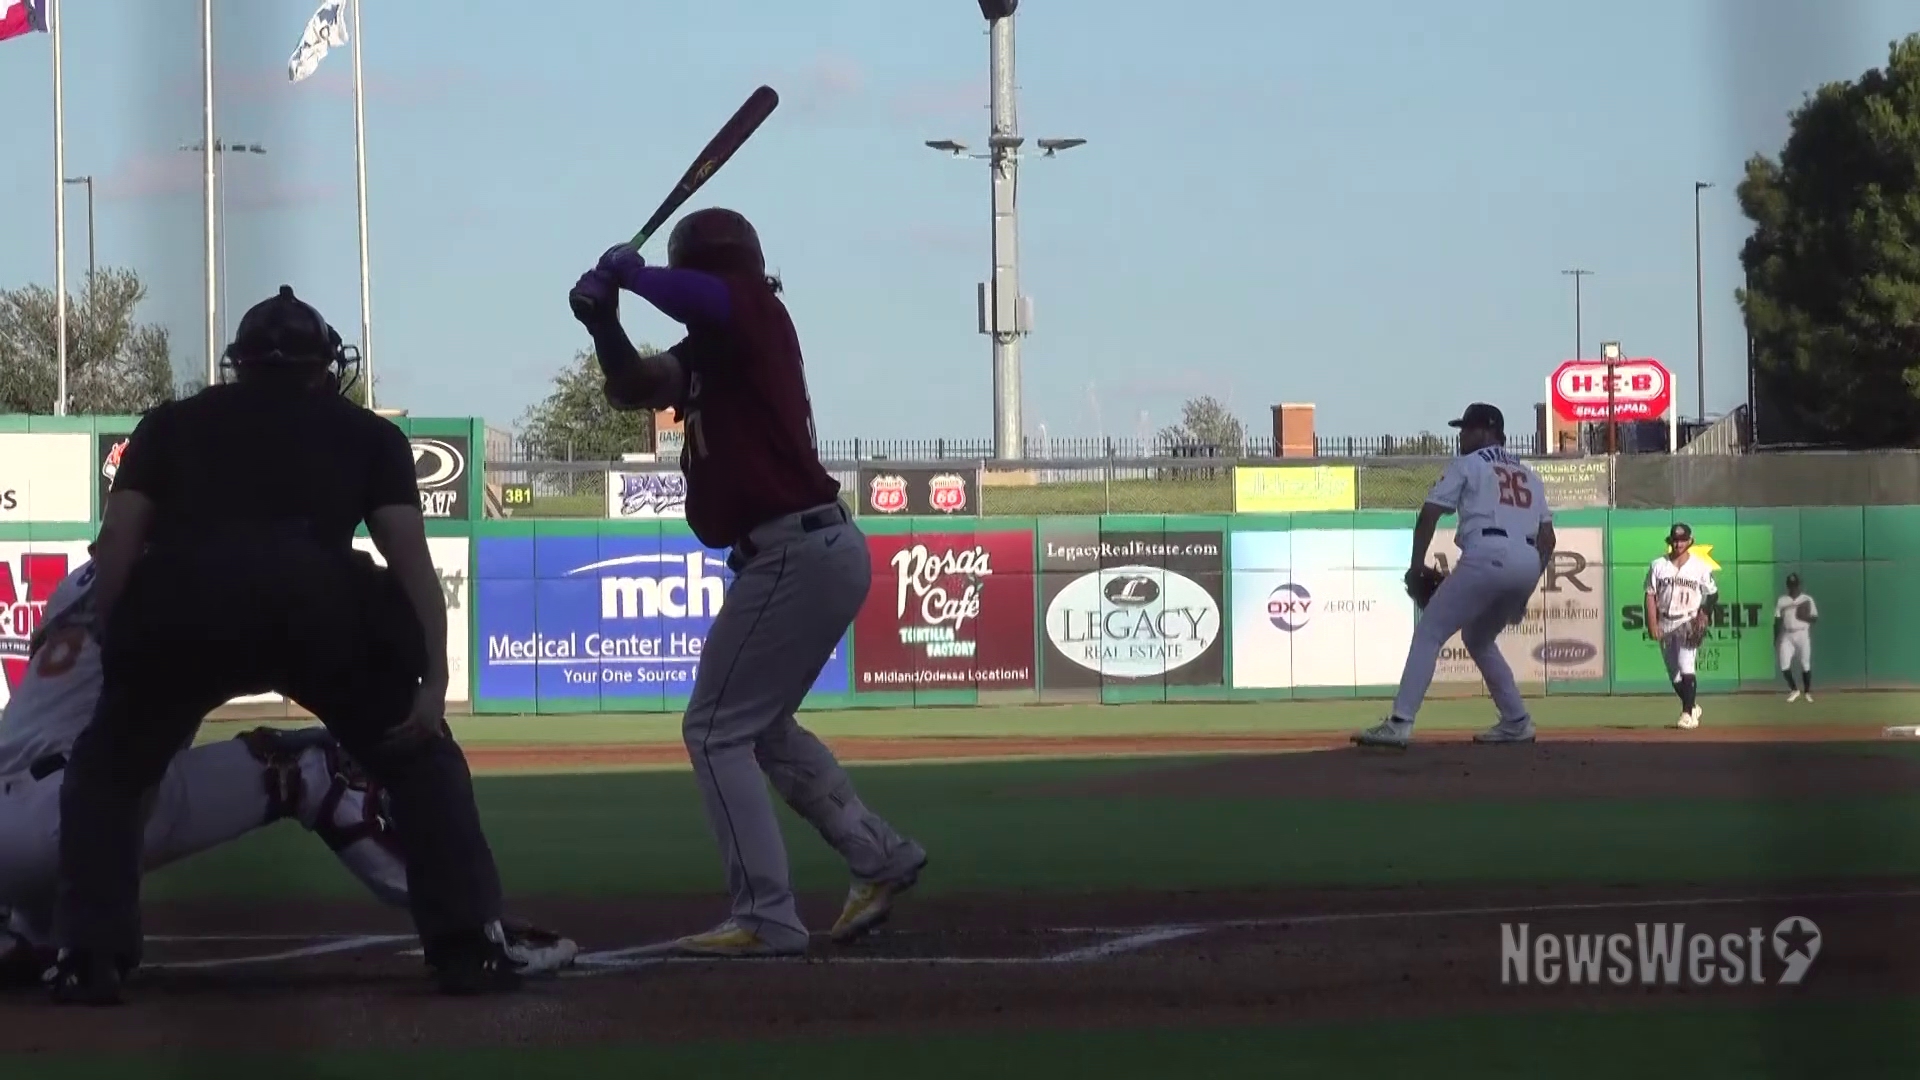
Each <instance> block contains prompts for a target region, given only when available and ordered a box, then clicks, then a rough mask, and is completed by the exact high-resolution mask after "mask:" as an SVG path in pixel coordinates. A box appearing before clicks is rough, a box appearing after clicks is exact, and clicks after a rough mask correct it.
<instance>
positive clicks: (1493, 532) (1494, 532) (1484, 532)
mask: <svg viewBox="0 0 1920 1080" xmlns="http://www.w3.org/2000/svg"><path fill="white" fill-rule="evenodd" d="M1480 535H1481V536H1499V537H1505V536H1506V535H1507V530H1505V529H1498V528H1495V529H1481V530H1480ZM1527 546H1528V547H1532V546H1533V537H1531V536H1529V537H1527Z"/></svg>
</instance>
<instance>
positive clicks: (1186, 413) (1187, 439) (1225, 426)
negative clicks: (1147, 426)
mask: <svg viewBox="0 0 1920 1080" xmlns="http://www.w3.org/2000/svg"><path fill="white" fill-rule="evenodd" d="M1160 441H1161V442H1162V443H1163V444H1167V445H1170V446H1174V447H1182V446H1185V447H1198V446H1207V447H1214V448H1216V449H1217V450H1218V451H1219V452H1220V453H1221V454H1226V455H1237V454H1239V453H1240V452H1241V451H1242V450H1243V449H1244V448H1245V447H1246V445H1247V429H1246V427H1245V426H1244V425H1242V424H1241V423H1240V421H1239V420H1238V419H1237V418H1236V417H1235V416H1234V415H1233V414H1232V413H1231V412H1228V411H1227V407H1226V406H1225V405H1223V404H1221V403H1220V400H1219V399H1218V398H1215V397H1213V396H1211V395H1202V396H1201V397H1197V398H1189V399H1188V400H1187V403H1186V404H1184V405H1182V406H1180V422H1179V423H1177V424H1175V425H1173V426H1172V427H1167V428H1162V429H1160Z"/></svg>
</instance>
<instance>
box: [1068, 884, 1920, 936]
mask: <svg viewBox="0 0 1920 1080" xmlns="http://www.w3.org/2000/svg"><path fill="white" fill-rule="evenodd" d="M1912 899H1920V889H1895V890H1890V891H1885V892H1829V893H1798V894H1793V893H1784V894H1773V895H1768V896H1676V897H1669V898H1665V899H1659V900H1586V901H1574V902H1561V903H1545V904H1502V905H1489V906H1485V907H1452V908H1411V909H1406V910H1401V911H1333V912H1322V913H1319V914H1307V915H1280V916H1273V917H1267V918H1249V919H1200V920H1192V921H1184V922H1168V923H1149V924H1147V925H1144V926H1127V927H1118V926H1103V927H1061V928H1059V929H1056V930H1053V931H1051V932H1052V933H1056V934H1146V933H1154V932H1157V931H1162V930H1176V929H1194V930H1198V931H1202V932H1205V931H1213V930H1263V929H1273V928H1277V927H1283V926H1320V925H1326V924H1329V923H1349V922H1375V921H1379V920H1382V919H1456V918H1476V917H1484V916H1489V915H1553V914H1557V913H1566V912H1580V911H1641V910H1649V909H1657V908H1675V907H1752V906H1756V905H1759V904H1815V903H1835V902H1842V901H1853V900H1912Z"/></svg>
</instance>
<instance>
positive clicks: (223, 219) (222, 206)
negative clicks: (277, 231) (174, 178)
mask: <svg viewBox="0 0 1920 1080" xmlns="http://www.w3.org/2000/svg"><path fill="white" fill-rule="evenodd" d="M180 149H181V150H182V151H185V152H187V153H192V154H205V153H206V143H205V142H197V143H188V144H187V145H185V146H182V147H180ZM213 152H214V154H265V153H266V152H267V148H266V147H264V146H262V145H260V144H259V143H230V142H227V141H226V140H225V139H215V140H214V141H213ZM214 184H215V191H216V192H217V202H218V205H219V212H220V214H219V217H220V221H219V227H218V229H217V230H215V231H214V233H210V234H209V235H217V236H218V237H219V242H218V244H217V246H216V248H215V251H216V253H217V257H218V258H217V266H216V268H215V271H214V273H213V275H212V278H211V280H212V281H213V283H214V285H215V287H216V288H217V290H218V296H219V298H220V302H219V304H218V305H217V306H218V308H219V328H220V333H219V343H220V347H221V348H225V346H226V341H227V171H226V170H225V169H221V170H219V171H218V172H217V173H216V174H215V176H214ZM210 363H211V361H210ZM218 381H219V369H218V367H210V368H209V369H208V374H207V385H209V386H211V385H213V384H214V383H216V382H218Z"/></svg>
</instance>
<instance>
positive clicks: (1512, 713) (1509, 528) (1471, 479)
mask: <svg viewBox="0 0 1920 1080" xmlns="http://www.w3.org/2000/svg"><path fill="white" fill-rule="evenodd" d="M1450 425H1451V426H1452V427H1456V428H1459V429H1460V454H1459V456H1458V457H1455V458H1454V459H1453V460H1452V461H1450V462H1448V463H1447V470H1446V472H1444V473H1442V474H1441V476H1440V479H1439V480H1438V481H1437V482H1436V483H1435V484H1434V485H1433V489H1432V490H1431V491H1429V492H1428V493H1427V498H1426V501H1425V503H1424V504H1422V506H1421V507H1420V516H1419V518H1418V519H1417V520H1415V522H1414V526H1413V559H1412V569H1411V570H1410V571H1409V574H1413V573H1417V572H1418V571H1419V570H1420V569H1421V568H1422V567H1424V566H1425V565H1426V561H1427V548H1428V547H1429V546H1430V545H1431V544H1432V543H1433V534H1434V530H1435V529H1436V528H1438V526H1439V522H1440V519H1441V518H1442V517H1443V516H1445V515H1447V514H1458V515H1459V524H1458V526H1457V527H1456V529H1455V531H1454V544H1455V546H1457V547H1458V548H1459V549H1460V560H1459V563H1458V564H1457V565H1456V566H1455V567H1454V568H1453V571H1452V572H1451V573H1449V574H1448V575H1447V578H1446V580H1445V581H1443V582H1442V583H1441V584H1440V588H1439V589H1438V590H1437V591H1436V592H1435V593H1434V594H1433V599H1432V600H1430V601H1429V602H1428V603H1427V606H1426V609H1425V610H1424V611H1422V612H1421V613H1420V621H1419V622H1418V623H1416V624H1415V625H1414V628H1413V641H1412V643H1411V644H1410V645H1408V647H1407V663H1406V667H1405V668H1404V669H1403V670H1402V672H1401V675H1400V688H1399V692H1398V693H1397V694H1396V695H1395V696H1394V699H1393V714H1392V715H1391V716H1389V717H1387V718H1386V719H1385V720H1382V721H1381V722H1380V723H1378V724H1375V725H1374V726H1373V727H1370V728H1368V729H1366V730H1365V731H1362V732H1359V733H1357V734H1355V735H1354V736H1353V741H1354V742H1356V743H1358V744H1360V745H1362V746H1406V745H1407V744H1408V743H1409V742H1411V741H1412V739H1413V722H1414V718H1415V717H1416V716H1417V715H1418V714H1419V711H1420V705H1421V703H1422V702H1423V701H1424V700H1425V699H1426V696H1427V688H1428V687H1430V686H1431V685H1432V684H1433V670H1434V667H1435V665H1436V664H1438V663H1439V660H1440V650H1441V649H1442V648H1444V647H1445V646H1446V644H1447V640H1448V639H1449V638H1451V637H1453V635H1455V634H1459V635H1460V640H1461V643H1462V644H1464V645H1465V646H1466V648H1467V655H1468V656H1471V657H1472V658H1473V663H1474V666H1476V667H1478V668H1479V669H1480V677H1481V678H1483V679H1485V680H1486V683H1487V692H1488V693H1489V694H1490V695H1491V696H1492V698H1493V705H1494V708H1495V710H1497V712H1498V715H1499V720H1498V721H1497V722H1496V723H1495V724H1494V726H1493V727H1492V728H1490V729H1488V730H1486V731H1484V732H1481V733H1480V734H1478V735H1475V736H1474V741H1476V742H1483V743H1511V742H1532V741H1533V737H1534V731H1533V719H1532V718H1531V717H1530V716H1528V714H1527V703H1526V701H1525V700H1524V699H1522V698H1521V696H1520V687H1519V686H1518V685H1517V684H1516V683H1515V682H1514V679H1513V668H1512V667H1510V666H1508V664H1507V658H1506V657H1505V656H1502V655H1501V653H1500V649H1499V647H1498V645H1497V644H1496V642H1498V641H1499V638H1500V634H1501V632H1502V631H1504V630H1505V629H1506V628H1507V627H1509V626H1514V625H1518V624H1519V622H1520V620H1521V619H1523V618H1525V617H1526V614H1527V602H1528V601H1529V600H1530V599H1532V597H1533V590H1534V587H1535V586H1536V585H1538V584H1539V582H1540V575H1541V574H1542V573H1543V572H1544V571H1545V570H1546V566H1547V563H1548V562H1549V561H1550V560H1551V559H1552V558H1553V550H1554V543H1555V539H1554V532H1553V511H1552V510H1551V509H1550V508H1549V507H1548V506H1547V491H1546V486H1545V485H1543V484H1542V483H1541V482H1540V477H1539V476H1538V475H1537V474H1535V473H1534V471H1533V469H1532V468H1531V467H1529V466H1528V465H1527V463H1526V462H1524V461H1521V460H1520V459H1519V458H1517V457H1514V456H1513V455H1512V454H1510V453H1508V452H1507V447H1506V443H1507V435H1506V418H1505V417H1504V416H1502V415H1501V413H1500V410H1499V409H1497V408H1495V407H1493V406H1492V405H1488V404H1485V403H1484V402H1482V403H1476V404H1473V405H1469V406H1467V409H1466V411H1465V412H1463V413H1462V414H1461V416H1460V419H1458V420H1454V421H1451V422H1450Z"/></svg>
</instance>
